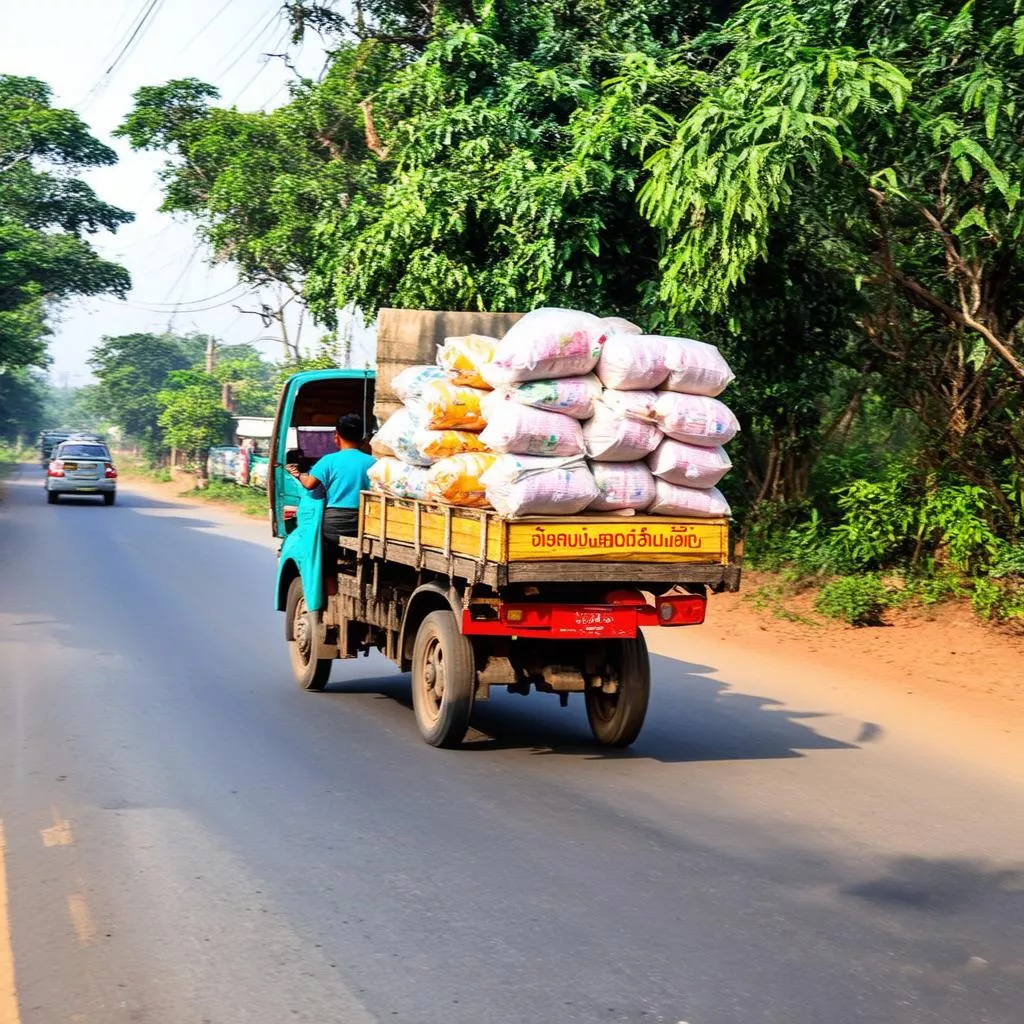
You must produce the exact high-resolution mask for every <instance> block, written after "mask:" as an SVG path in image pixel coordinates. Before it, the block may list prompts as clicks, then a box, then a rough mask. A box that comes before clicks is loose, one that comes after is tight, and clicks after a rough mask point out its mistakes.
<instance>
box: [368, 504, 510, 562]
mask: <svg viewBox="0 0 1024 1024" xmlns="http://www.w3.org/2000/svg"><path fill="white" fill-rule="evenodd" d="M386 500H387V529H386V531H385V534H386V539H387V540H389V541H395V542H397V543H399V544H410V545H413V544H415V542H416V517H417V516H419V520H420V531H419V541H420V544H421V546H422V547H425V548H430V549H432V550H434V551H444V549H445V531H446V525H445V520H446V513H445V511H444V508H443V506H437V505H423V504H417V503H415V502H411V501H403V500H401V499H394V498H388V499H386ZM380 517H381V502H380V501H379V500H377V499H376V497H374V498H368V499H367V502H366V507H365V512H364V516H363V532H364V533H365V534H366V535H367V536H369V537H378V538H379V537H380V525H381V518H380ZM450 517H451V524H452V525H451V551H452V553H453V554H456V555H464V556H466V557H468V558H477V559H478V558H479V557H480V550H481V548H480V545H481V540H482V532H483V530H484V526H485V523H486V524H487V561H489V562H504V561H505V546H504V541H505V530H504V523H503V522H502V520H501V519H500V518H499V517H497V516H495V515H494V514H493V513H491V514H490V515H488V514H487V513H484V512H480V511H477V510H476V509H460V508H452V509H451V510H450Z"/></svg>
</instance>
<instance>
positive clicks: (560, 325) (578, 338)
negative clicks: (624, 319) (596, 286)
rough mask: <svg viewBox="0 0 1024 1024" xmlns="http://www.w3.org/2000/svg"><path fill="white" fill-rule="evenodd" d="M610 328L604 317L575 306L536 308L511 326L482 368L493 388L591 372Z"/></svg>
mask: <svg viewBox="0 0 1024 1024" xmlns="http://www.w3.org/2000/svg"><path fill="white" fill-rule="evenodd" d="M607 334H608V331H607V328H606V327H605V325H604V324H603V323H602V322H601V320H600V319H599V318H598V317H596V316H593V315H592V314H590V313H583V312H580V311H579V310H575V309H551V308H544V309H535V310H532V311H531V312H529V313H527V314H526V315H525V316H524V317H523V318H522V319H521V320H519V321H518V322H517V323H515V324H513V326H512V327H511V328H509V331H508V333H507V334H506V335H505V337H504V338H502V339H501V341H500V342H499V343H498V347H497V348H496V349H495V352H494V358H493V359H492V360H491V361H490V362H489V363H488V364H487V365H486V366H482V367H481V375H482V376H483V378H484V380H486V381H487V383H488V384H490V385H491V387H492V388H501V387H505V386H507V385H509V384H516V383H519V382H520V381H526V380H546V379H548V378H549V377H580V376H583V375H584V374H588V373H592V372H593V370H594V367H595V366H597V360H598V358H599V357H600V355H601V346H602V345H603V344H604V339H605V337H606V336H607Z"/></svg>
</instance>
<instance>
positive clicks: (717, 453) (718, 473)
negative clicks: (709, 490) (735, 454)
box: [647, 437, 732, 487]
mask: <svg viewBox="0 0 1024 1024" xmlns="http://www.w3.org/2000/svg"><path fill="white" fill-rule="evenodd" d="M647 465H648V466H649V467H650V470H651V472H652V473H653V474H654V475H655V476H656V477H658V479H660V480H666V481H668V483H670V484H678V485H679V486H682V487H714V486H715V484H717V483H718V481H719V480H721V479H722V477H723V476H725V474H726V473H728V472H729V470H730V469H732V461H731V460H730V458H729V456H728V455H726V453H725V449H724V448H722V447H721V446H716V447H714V448H706V447H701V446H700V445H696V444H683V442H682V441H674V440H672V438H670V437H666V438H665V440H664V441H662V442H661V444H659V445H658V447H657V448H656V449H655V451H654V452H653V453H652V454H651V455H650V456H648V459H647Z"/></svg>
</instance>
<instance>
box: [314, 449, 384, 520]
mask: <svg viewBox="0 0 1024 1024" xmlns="http://www.w3.org/2000/svg"><path fill="white" fill-rule="evenodd" d="M374 461H375V459H374V457H373V456H372V455H367V454H366V452H361V451H359V449H358V448H343V449H342V450H341V451H337V452H331V453H330V454H329V455H325V456H324V457H323V458H322V459H320V461H319V462H317V464H316V465H315V466H314V467H313V468H312V469H311V470H310V471H309V475H310V476H315V477H316V478H317V480H319V481H320V483H322V484H323V485H324V490H326V491H327V507H328V508H359V492H360V491H368V490H369V489H370V478H369V477H368V476H367V475H366V471H367V470H368V469H369V468H370V467H371V466H372V465H373V463H374Z"/></svg>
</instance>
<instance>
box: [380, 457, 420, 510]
mask: <svg viewBox="0 0 1024 1024" xmlns="http://www.w3.org/2000/svg"><path fill="white" fill-rule="evenodd" d="M428 472H429V470H427V469H424V468H423V467H422V466H410V465H409V464H408V463H405V462H399V460H398V459H393V458H390V457H386V458H383V459H378V460H377V461H376V462H375V463H374V464H373V465H372V466H371V467H370V468H369V469H368V470H367V471H366V475H367V476H368V477H369V478H370V486H371V487H372V488H373V489H374V490H375V491H380V492H382V493H383V494H390V495H393V496H394V497H396V498H417V499H418V500H420V501H424V500H426V499H427V497H428V482H427V474H428Z"/></svg>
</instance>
